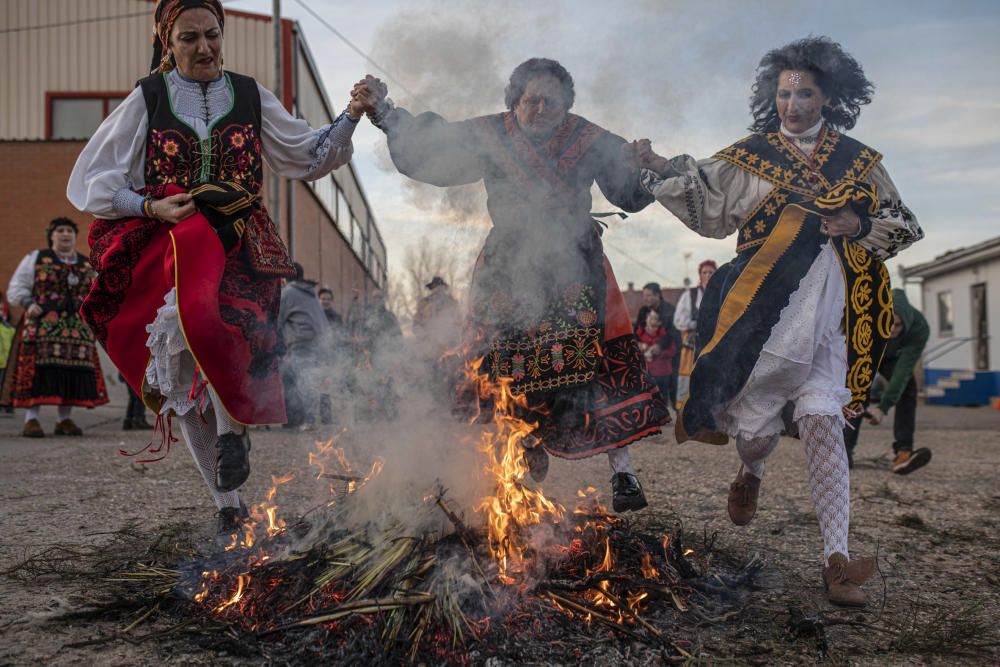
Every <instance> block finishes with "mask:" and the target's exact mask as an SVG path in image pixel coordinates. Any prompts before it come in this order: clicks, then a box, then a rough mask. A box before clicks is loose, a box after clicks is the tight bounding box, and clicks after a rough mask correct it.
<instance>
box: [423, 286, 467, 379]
mask: <svg viewBox="0 0 1000 667" xmlns="http://www.w3.org/2000/svg"><path fill="white" fill-rule="evenodd" d="M424 287H426V288H427V289H428V290H430V294H428V295H427V296H425V297H424V298H422V299H421V300H420V301H419V302H418V303H417V313H416V315H415V316H414V318H413V333H415V334H416V341H415V343H416V344H415V346H414V347H415V352H416V354H417V355H419V357H420V358H421V359H422V360H423V363H424V364H425V367H426V368H427V371H426V377H427V379H428V382H429V384H430V387H431V391H432V392H434V393H435V394H437V395H438V396H440V397H441V398H445V397H453V396H454V395H455V391H456V389H457V383H458V378H459V377H460V376H461V369H460V368H459V366H460V365H461V358H460V355H459V354H457V352H458V348H459V340H460V338H461V337H462V316H461V313H460V312H459V307H458V301H456V300H455V297H453V296H452V295H451V290H450V289H449V287H448V283H446V282H445V281H444V279H443V278H441V276H434V277H433V278H432V279H431V281H430V282H429V283H427V284H426V285H425V286H424ZM449 352H451V354H449Z"/></svg>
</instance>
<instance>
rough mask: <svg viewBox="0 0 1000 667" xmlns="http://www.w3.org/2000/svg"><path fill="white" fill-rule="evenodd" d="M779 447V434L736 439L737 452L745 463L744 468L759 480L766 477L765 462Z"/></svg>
mask: <svg viewBox="0 0 1000 667" xmlns="http://www.w3.org/2000/svg"><path fill="white" fill-rule="evenodd" d="M777 445H778V434H777V433H776V434H774V435H765V436H763V437H760V438H751V439H749V440H746V439H744V438H739V437H738V438H736V451H737V452H738V453H739V455H740V460H741V461H743V467H744V468H745V469H746V471H747V472H748V473H750V474H751V475H753V476H754V477H756V478H757V479H763V477H764V461H766V460H767V457H768V456H770V454H771V452H773V451H774V448H775V447H776V446H777Z"/></svg>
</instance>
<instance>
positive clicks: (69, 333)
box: [25, 249, 97, 368]
mask: <svg viewBox="0 0 1000 667" xmlns="http://www.w3.org/2000/svg"><path fill="white" fill-rule="evenodd" d="M96 276H97V274H96V272H95V271H94V267H93V266H91V264H90V260H89V259H88V258H87V256H86V255H80V254H78V255H77V259H76V261H75V262H73V263H66V262H62V261H61V260H60V259H59V258H58V257H57V256H56V254H55V253H54V252H53V251H52V250H48V249H46V250H40V251H38V257H37V258H36V259H35V285H34V287H33V288H32V297H33V298H34V301H35V303H37V304H38V305H39V306H40V307H41V309H42V314H41V315H40V316H39V317H38V318H37V319H35V320H31V321H30V324H29V325H28V326H27V327H26V329H28V330H26V331H25V336H26V338H27V339H28V340H30V341H33V342H34V343H35V344H36V345H37V346H38V348H37V350H38V351H37V353H36V358H35V363H36V364H37V365H43V366H44V365H52V364H56V365H70V366H80V367H85V368H92V367H93V346H94V334H93V333H91V331H90V329H89V328H88V327H87V325H86V324H85V323H84V322H83V318H82V317H80V305H81V304H82V303H83V300H84V299H85V298H86V296H87V293H88V292H90V286H91V284H92V283H93V282H94V278H96Z"/></svg>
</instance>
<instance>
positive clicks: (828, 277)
mask: <svg viewBox="0 0 1000 667" xmlns="http://www.w3.org/2000/svg"><path fill="white" fill-rule="evenodd" d="M844 305H845V291H844V277H843V272H842V270H841V267H840V260H839V259H838V258H837V254H836V251H835V250H834V249H833V247H832V246H831V245H830V244H827V245H826V246H824V248H823V250H822V251H821V252H820V253H819V255H818V256H817V257H816V259H815V260H814V261H813V263H812V266H811V267H810V268H809V271H808V272H807V273H806V275H805V277H804V278H803V279H802V281H801V282H800V283H799V287H798V289H797V290H795V292H793V293H792V296H791V298H790V299H789V302H788V305H787V306H785V308H784V309H782V311H781V316H780V317H779V319H778V323H777V324H776V325H775V326H774V328H773V329H772V330H771V334H770V336H768V339H767V342H765V343H764V347H763V349H762V350H761V353H760V357H758V359H757V363H756V364H755V365H754V367H753V370H752V371H751V372H750V376H749V378H748V379H747V382H746V384H744V385H743V388H742V389H741V390H740V392H739V394H737V395H736V397H735V398H734V399H733V400H732V401H730V402H729V403H728V404H727V405H725V406H723V407H722V409H721V410H720V411H719V412H718V413H717V415H716V420H717V423H718V424H719V427H720V429H721V430H722V431H724V432H726V433H728V434H729V435H730V436H733V437H742V438H745V439H750V438H758V437H762V436H768V435H773V434H775V433H779V432H780V431H781V429H782V428H783V423H782V421H781V410H782V408H784V406H785V404H786V403H787V402H788V401H792V402H794V403H795V415H794V419H795V420H798V419H799V417H801V416H803V415H810V414H811V415H831V416H836V417H838V418H840V419H841V420H843V415H842V413H841V406H844V405H847V404H848V403H850V402H851V392H850V390H848V389H847V386H846V378H847V341H846V339H845V337H844V334H843V332H842V331H841V321H842V318H843V314H844Z"/></svg>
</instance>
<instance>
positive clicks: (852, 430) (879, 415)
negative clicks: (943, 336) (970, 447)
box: [844, 289, 931, 475]
mask: <svg viewBox="0 0 1000 667" xmlns="http://www.w3.org/2000/svg"><path fill="white" fill-rule="evenodd" d="M892 310H893V315H892V319H893V322H892V334H890V336H889V343H888V345H886V348H885V354H883V355H882V362H881V363H880V364H879V366H878V372H879V375H881V376H882V377H884V378H885V379H886V381H888V383H889V384H888V386H887V387H886V388H885V389H884V390H883V391H882V395H881V397H879V399H878V404H877V405H876V406H875V407H873V408H870V409H869V410H868V411H867V412H866V413H865V415H864V416H866V417H867V418H868V423H870V424H872V425H878V424H879V423H881V421H882V420H883V419H885V416H886V414H887V413H888V412H889V410H891V409H892V408H893V407H895V408H896V414H895V416H894V418H893V428H892V434H893V439H894V442H893V443H892V451H893V452H894V453H895V455H896V456H895V459H893V462H892V471H893V472H894V473H896V474H897V475H908V474H909V473H911V472H913V471H914V470H917V469H918V468H922V467H924V466H925V465H927V464H928V463H929V462H930V460H931V450H929V449H928V448H926V447H920V448H919V449H914V448H913V433H914V431H915V430H916V427H917V381H916V379H915V378H914V376H913V370H914V369H915V368H916V365H917V361H919V359H920V355H921V354H923V352H924V348H925V347H926V346H927V338H928V337H929V336H930V327H928V326H927V320H926V318H924V316H923V315H921V314H920V311H918V310H917V309H916V308H914V307H913V306H911V305H910V302H909V300H908V299H907V298H906V294H905V293H904V292H903V290H901V289H894V290H892ZM861 420H862V416H861V415H859V416H857V417H855V418H854V419H852V420H851V421H850V426H849V428H845V429H844V444H845V445H846V447H847V458H848V461H849V463H850V465H851V467H852V468H853V467H854V447H855V446H856V445H857V444H858V433H859V431H860V430H861Z"/></svg>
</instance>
